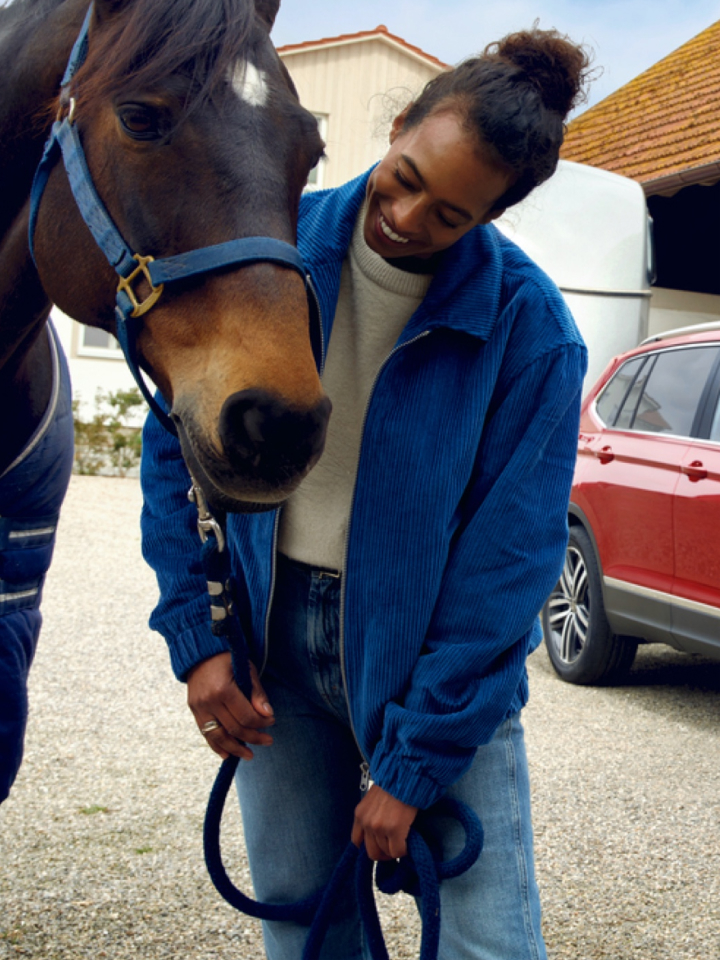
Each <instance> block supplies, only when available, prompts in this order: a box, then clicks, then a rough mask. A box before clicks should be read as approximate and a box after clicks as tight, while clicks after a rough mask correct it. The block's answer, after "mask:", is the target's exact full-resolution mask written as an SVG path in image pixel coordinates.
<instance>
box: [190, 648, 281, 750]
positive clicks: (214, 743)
mask: <svg viewBox="0 0 720 960" xmlns="http://www.w3.org/2000/svg"><path fill="white" fill-rule="evenodd" d="M250 676H251V679H252V696H251V698H250V700H248V699H247V698H246V697H245V696H244V695H243V694H242V693H241V692H240V690H239V688H238V686H237V684H236V683H235V679H234V677H233V672H232V659H231V656H230V654H229V653H219V654H217V656H214V657H210V658H209V659H208V660H203V662H202V663H199V664H198V665H197V666H196V667H194V668H193V669H192V670H191V671H190V673H189V674H188V678H187V697H188V706H189V707H190V709H191V710H192V712H193V714H194V715H195V720H196V722H197V725H198V727H199V728H200V732H201V733H203V735H204V737H205V739H206V740H207V742H208V745H209V746H210V747H212V749H213V750H214V751H215V753H217V754H218V755H219V756H221V757H222V758H223V760H225V759H226V758H227V757H228V756H230V754H232V755H233V756H235V757H240V759H241V760H252V756H253V753H252V750H251V749H250V748H249V747H248V746H246V743H253V744H257V745H258V746H267V745H269V744H271V743H272V742H273V741H272V737H271V736H270V735H269V734H267V733H265V732H264V730H265V728H266V727H269V726H271V725H272V724H273V723H274V722H275V720H274V717H273V710H272V707H271V706H270V704H269V703H268V699H267V696H266V694H265V691H264V690H263V688H262V685H261V683H260V680H259V678H258V675H257V670H256V669H255V666H254V665H253V664H252V663H251V664H250ZM212 721H215V722H216V723H218V724H219V726H218V727H215V728H214V729H211V730H209V731H208V732H205V731H203V729H202V728H203V726H204V725H207V724H211V723H212Z"/></svg>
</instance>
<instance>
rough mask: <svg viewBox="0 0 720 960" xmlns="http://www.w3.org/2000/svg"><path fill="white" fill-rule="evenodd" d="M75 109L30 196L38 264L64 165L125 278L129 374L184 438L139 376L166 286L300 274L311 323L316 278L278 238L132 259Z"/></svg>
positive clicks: (74, 59)
mask: <svg viewBox="0 0 720 960" xmlns="http://www.w3.org/2000/svg"><path fill="white" fill-rule="evenodd" d="M92 12H93V6H92V4H91V5H90V8H89V9H88V12H87V14H86V15H85V20H84V22H83V25H82V28H81V30H80V34H79V35H78V38H77V40H76V41H75V44H74V46H73V48H72V51H71V53H70V59H69V61H68V65H67V67H66V69H65V75H64V76H63V79H62V84H61V93H62V94H67V93H68V90H69V85H70V83H71V81H72V79H73V77H74V76H75V74H76V73H77V71H78V69H79V68H80V67H81V66H82V64H83V63H84V61H85V58H86V56H87V51H88V31H89V28H90V19H91V16H92ZM74 112H75V101H74V100H73V99H72V98H70V99H69V110H68V113H67V115H66V116H65V117H63V118H62V119H61V118H60V116H58V119H57V120H56V121H55V122H54V123H53V126H52V130H51V132H50V136H49V137H48V140H47V142H46V144H45V149H44V151H43V155H42V159H41V160H40V164H39V166H38V168H37V171H36V173H35V179H34V180H33V185H32V191H31V194H30V227H29V242H30V252H31V254H32V256H33V260H34V259H35V253H34V245H33V240H34V236H35V226H36V223H37V217H38V210H39V207H40V200H41V198H42V195H43V192H44V190H45V186H46V184H47V181H48V177H49V176H50V171H51V170H52V168H53V167H54V165H55V163H56V162H57V160H58V157H59V156H62V159H63V162H64V164H65V171H66V173H67V177H68V181H69V183H70V188H71V190H72V193H73V196H74V197H75V201H76V203H77V205H78V208H79V210H80V213H81V214H82V217H83V220H84V221H85V223H86V224H87V226H88V228H89V229H90V232H91V233H92V235H93V237H94V239H95V242H96V243H97V245H98V246H99V247H100V249H101V250H102V252H103V253H104V254H105V257H106V258H107V261H108V263H109V264H110V266H111V267H112V268H113V269H114V270H115V271H116V273H117V274H118V278H119V281H118V287H117V295H116V299H115V318H116V322H117V339H118V341H119V343H120V346H121V348H122V351H123V353H124V354H125V359H126V360H127V363H128V367H129V368H130V371H131V373H132V375H133V376H134V378H135V381H136V383H137V385H138V387H139V389H140V392H141V393H142V395H143V396H144V397H145V400H146V401H147V402H148V404H149V406H150V408H151V409H152V411H153V412H154V413H155V415H156V417H157V418H158V420H159V421H160V423H162V425H163V426H164V427H165V428H166V429H167V430H169V431H170V433H172V434H174V435H175V436H177V429H176V427H175V424H174V423H173V422H172V420H171V419H170V417H169V416H168V415H167V414H166V413H165V411H164V410H163V409H162V407H161V406H160V405H159V404H158V403H157V401H156V400H155V398H154V396H153V395H152V393H151V392H150V390H149V389H148V387H147V385H146V383H145V380H144V378H143V376H142V374H141V373H140V366H139V363H138V354H137V336H138V333H139V331H140V327H141V321H140V318H141V317H142V316H143V314H145V313H147V312H148V310H150V309H151V307H153V306H154V304H155V303H157V301H158V300H159V298H160V296H161V295H162V292H163V289H164V285H165V284H166V283H172V282H174V281H176V280H184V279H186V278H187V277H193V276H197V275H198V274H203V273H209V272H211V271H213V270H219V269H221V268H222V267H228V266H238V265H240V264H242V265H248V264H253V263H275V264H278V265H279V266H282V267H288V268H290V269H291V270H295V271H296V272H297V273H299V274H300V276H301V277H302V278H303V282H304V283H305V290H306V293H307V297H308V303H309V306H310V312H311V315H315V316H316V315H317V304H316V299H315V296H314V293H313V291H312V285H311V281H310V276H309V274H308V272H307V270H306V268H305V265H304V263H303V260H302V257H301V256H300V254H299V253H298V251H297V249H296V248H295V247H293V246H292V245H291V244H289V243H285V242H284V241H282V240H275V239H274V238H272V237H244V238H242V239H237V240H229V241H227V242H226V243H219V244H215V245H213V246H209V247H202V248H200V249H198V250H191V251H189V252H188V253H181V254H178V255H177V256H173V257H163V258H162V259H159V260H155V259H154V258H153V257H144V256H142V255H141V254H139V253H133V251H132V250H131V249H130V247H128V245H127V244H126V243H125V241H124V239H123V238H122V236H121V234H120V232H119V230H118V229H117V227H116V226H115V224H114V223H113V221H112V218H111V216H110V214H109V213H108V211H107V210H106V208H105V205H104V204H103V202H102V200H101V199H100V197H99V196H98V193H97V190H96V189H95V186H94V184H93V181H92V176H91V175H90V170H89V168H88V165H87V160H86V159H85V153H84V151H83V148H82V143H81V142H80V135H79V133H78V130H77V127H76V126H75V123H74ZM139 278H144V279H145V280H146V281H147V282H148V283H149V284H150V288H151V289H150V293H149V295H148V296H147V297H146V299H145V300H142V301H141V300H139V299H138V296H137V294H136V292H135V289H134V286H133V285H134V283H135V282H136V281H137V280H138V279H139Z"/></svg>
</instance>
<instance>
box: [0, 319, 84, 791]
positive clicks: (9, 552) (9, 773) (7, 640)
mask: <svg viewBox="0 0 720 960" xmlns="http://www.w3.org/2000/svg"><path fill="white" fill-rule="evenodd" d="M48 332H49V337H50V349H51V352H52V356H53V388H52V394H51V398H50V403H49V404H48V408H47V410H46V412H45V415H44V417H43V419H42V421H41V423H40V424H39V426H38V427H37V429H36V431H35V433H34V434H33V436H32V437H31V438H30V440H29V441H28V443H27V445H26V447H25V449H24V450H23V452H22V453H21V454H20V455H19V456H18V457H17V458H16V459H15V461H14V462H13V463H12V464H10V466H9V467H8V468H7V470H5V472H4V473H3V474H2V475H1V476H0V803H2V801H3V800H5V799H6V797H7V796H8V794H9V792H10V787H11V786H12V784H13V781H14V780H15V777H16V775H17V772H18V770H19V768H20V763H21V761H22V754H23V742H24V738H25V727H26V724H27V716H28V694H27V682H28V673H29V671H30V665H31V663H32V660H33V656H34V655H35V648H36V646H37V640H38V635H39V633H40V625H41V623H42V616H41V613H40V600H41V597H42V588H43V583H44V581H45V574H46V573H47V570H48V567H49V566H50V561H51V560H52V554H53V549H54V546H55V530H56V528H57V523H58V518H59V514H60V506H61V504H62V502H63V499H64V497H65V493H66V491H67V487H68V483H69V480H70V473H71V471H72V461H73V417H72V393H71V389H70V374H69V371H68V366H67V361H66V359H65V356H64V354H63V352H62V347H61V346H60V343H59V341H58V338H57V334H56V333H55V331H54V330H53V329H52V328H51V326H50V325H49V324H48Z"/></svg>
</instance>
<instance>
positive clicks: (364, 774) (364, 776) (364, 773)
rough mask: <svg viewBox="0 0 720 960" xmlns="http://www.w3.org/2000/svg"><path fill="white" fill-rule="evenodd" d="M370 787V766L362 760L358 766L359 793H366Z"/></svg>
mask: <svg viewBox="0 0 720 960" xmlns="http://www.w3.org/2000/svg"><path fill="white" fill-rule="evenodd" d="M369 787H370V764H369V763H368V762H367V761H366V760H363V762H362V763H361V764H360V793H367V792H368V789H369Z"/></svg>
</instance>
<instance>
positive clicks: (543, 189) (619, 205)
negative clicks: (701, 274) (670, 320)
mask: <svg viewBox="0 0 720 960" xmlns="http://www.w3.org/2000/svg"><path fill="white" fill-rule="evenodd" d="M495 223H496V224H497V226H498V227H499V228H500V229H501V230H502V231H503V233H505V234H506V235H507V236H508V237H510V238H511V239H512V240H513V241H514V242H515V243H517V245H518V246H519V247H522V249H523V250H524V251H525V252H526V253H527V254H529V255H530V256H531V257H532V258H533V260H534V261H535V262H536V263H537V264H538V265H539V266H540V267H542V269H543V270H544V271H545V272H546V273H547V274H548V275H549V276H550V277H551V278H552V279H553V280H554V281H555V283H556V284H557V285H558V287H559V288H560V290H561V291H562V294H563V296H564V297H565V300H566V301H567V304H568V307H569V308H570V310H571V312H572V315H573V317H574V318H575V321H576V323H577V325H578V327H579V329H580V332H581V334H582V335H583V337H584V339H585V343H586V344H587V348H588V354H589V368H588V373H587V377H586V379H585V389H589V388H590V387H591V386H592V384H593V383H594V382H595V381H596V380H597V378H598V377H599V376H600V374H601V373H602V371H603V370H604V369H605V367H606V365H607V363H608V362H609V361H610V360H611V359H612V358H613V357H614V356H616V355H617V354H618V353H622V352H624V351H625V350H629V349H630V348H631V347H636V346H637V345H638V344H639V343H640V341H641V340H644V339H645V337H646V336H647V332H648V316H649V311H650V282H651V277H652V247H651V231H650V219H649V216H648V210H647V204H646V202H645V194H644V193H643V190H642V187H641V186H640V185H639V184H638V183H635V181H634V180H629V179H628V178H627V177H621V176H618V174H615V173H609V172H608V171H607V170H598V169H597V168H596V167H588V166H585V165H584V164H579V163H571V162H570V161H568V160H561V161H560V163H559V165H558V169H557V171H556V173H555V174H554V175H553V176H552V177H551V178H550V180H548V181H547V182H546V183H544V184H542V186H540V187H538V188H537V189H536V190H534V191H533V192H532V194H531V195H530V196H529V197H528V198H527V199H526V200H523V202H522V203H519V204H517V206H515V207H511V208H510V209H509V210H508V211H507V213H505V215H504V216H503V217H501V218H500V219H499V220H496V221H495Z"/></svg>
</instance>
